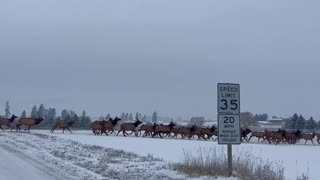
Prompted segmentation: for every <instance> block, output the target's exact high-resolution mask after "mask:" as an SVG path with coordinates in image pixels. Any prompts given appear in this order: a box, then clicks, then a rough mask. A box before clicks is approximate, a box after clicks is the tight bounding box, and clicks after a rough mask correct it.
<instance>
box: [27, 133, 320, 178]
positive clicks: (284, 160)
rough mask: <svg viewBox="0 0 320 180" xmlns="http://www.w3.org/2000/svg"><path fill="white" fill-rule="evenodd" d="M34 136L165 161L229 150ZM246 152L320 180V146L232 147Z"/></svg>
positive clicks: (193, 143)
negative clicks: (185, 154)
mask: <svg viewBox="0 0 320 180" xmlns="http://www.w3.org/2000/svg"><path fill="white" fill-rule="evenodd" d="M33 133H41V134H46V135H50V136H51V135H52V136H54V137H61V138H64V139H69V140H74V141H76V142H79V143H82V144H88V145H98V146H103V147H107V148H114V149H119V150H125V151H127V152H133V153H136V154H139V155H143V156H148V155H152V156H154V157H156V158H161V159H163V160H164V161H166V162H179V161H181V160H182V158H183V151H184V150H187V151H192V152H194V153H196V152H197V150H198V149H199V148H200V147H203V148H206V147H212V146H217V148H221V150H222V151H226V150H223V149H225V148H226V146H221V145H218V144H217V143H216V142H213V141H197V140H179V139H178V140H175V139H153V138H142V137H139V138H136V137H123V136H94V135H93V134H92V132H90V131H74V134H62V133H61V131H57V132H55V133H54V134H50V133H49V131H48V130H34V131H33ZM247 151H249V152H251V153H252V154H253V155H254V156H255V157H257V159H260V158H261V159H262V160H270V161H274V162H275V163H278V164H279V163H280V164H282V165H283V166H284V167H285V175H286V177H288V178H289V179H295V178H296V177H297V175H301V174H302V173H307V174H309V176H310V177H311V179H314V180H317V179H320V171H319V170H318V165H319V162H320V156H318V153H319V152H320V145H312V144H307V145H303V144H297V145H287V144H281V145H269V144H264V143H259V144H258V143H243V144H241V145H238V146H237V145H235V146H233V152H234V153H239V154H240V153H243V152H247Z"/></svg>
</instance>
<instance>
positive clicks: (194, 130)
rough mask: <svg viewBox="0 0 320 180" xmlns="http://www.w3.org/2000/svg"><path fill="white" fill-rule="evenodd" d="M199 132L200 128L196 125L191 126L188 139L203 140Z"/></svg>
mask: <svg viewBox="0 0 320 180" xmlns="http://www.w3.org/2000/svg"><path fill="white" fill-rule="evenodd" d="M201 130H202V128H200V127H197V126H196V125H193V126H191V128H190V135H189V139H191V138H193V137H194V136H198V140H201V139H205V137H204V136H202V134H201Z"/></svg>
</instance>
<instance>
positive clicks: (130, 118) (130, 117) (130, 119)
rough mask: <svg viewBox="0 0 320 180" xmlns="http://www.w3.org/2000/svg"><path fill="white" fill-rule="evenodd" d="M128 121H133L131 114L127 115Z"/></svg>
mask: <svg viewBox="0 0 320 180" xmlns="http://www.w3.org/2000/svg"><path fill="white" fill-rule="evenodd" d="M129 121H133V115H132V113H130V115H129Z"/></svg>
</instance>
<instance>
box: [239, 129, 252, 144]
mask: <svg viewBox="0 0 320 180" xmlns="http://www.w3.org/2000/svg"><path fill="white" fill-rule="evenodd" d="M240 132H241V142H242V141H243V139H244V140H246V141H247V142H248V137H247V135H248V134H250V133H251V132H252V131H251V130H250V129H249V128H245V129H242V128H241V129H240Z"/></svg>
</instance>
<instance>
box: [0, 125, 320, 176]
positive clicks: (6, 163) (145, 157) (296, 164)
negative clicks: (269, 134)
mask: <svg viewBox="0 0 320 180" xmlns="http://www.w3.org/2000/svg"><path fill="white" fill-rule="evenodd" d="M208 147H209V148H210V147H216V148H218V149H219V150H221V151H224V152H225V151H226V150H225V148H226V146H221V145H218V144H217V142H213V141H197V140H180V139H156V138H155V139H154V138H142V137H138V138H137V137H123V136H94V135H93V134H92V132H90V131H74V133H73V134H68V133H65V134H62V133H61V131H56V132H55V133H54V134H51V133H50V132H49V130H32V131H31V134H27V133H16V132H1V133H0V157H1V161H0V179H8V180H16V179H19V180H21V179H36V180H37V179H39V180H40V179H187V177H185V176H183V175H180V174H177V173H176V172H175V171H173V170H171V169H170V168H169V167H168V163H170V162H179V161H181V160H182V159H183V151H185V150H187V151H191V152H193V153H197V151H198V150H199V148H208ZM233 152H234V153H236V154H241V153H243V152H251V153H252V154H253V155H254V156H255V157H257V160H259V159H262V160H270V161H274V162H275V163H280V164H282V165H283V166H284V167H285V176H286V177H288V178H289V179H295V178H296V177H297V175H301V174H302V173H307V174H309V176H310V177H311V179H315V180H316V179H320V171H318V164H319V162H320V157H319V156H318V152H320V145H312V144H307V145H303V144H298V145H287V144H281V145H269V144H261V143H260V144H258V143H243V144H241V145H238V146H236V145H235V146H233ZM10 169H15V170H14V171H13V172H12V171H10ZM2 171H3V172H4V173H2ZM26 173H27V175H25V174H26ZM29 175H30V176H29ZM203 179H204V178H203Z"/></svg>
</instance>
